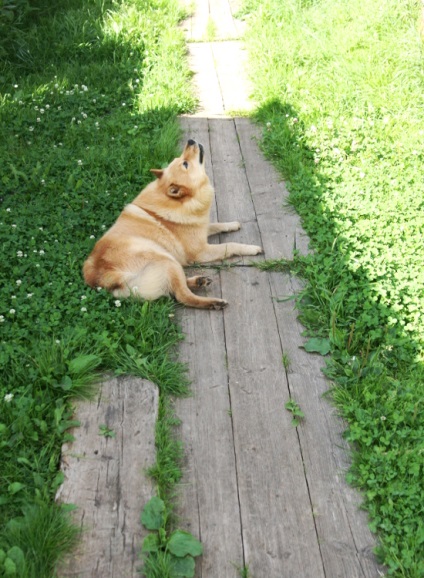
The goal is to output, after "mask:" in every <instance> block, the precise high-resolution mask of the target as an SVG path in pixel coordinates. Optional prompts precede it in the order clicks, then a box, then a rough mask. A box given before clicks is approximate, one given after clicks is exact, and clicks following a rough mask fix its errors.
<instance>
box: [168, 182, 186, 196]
mask: <svg viewBox="0 0 424 578" xmlns="http://www.w3.org/2000/svg"><path fill="white" fill-rule="evenodd" d="M166 194H167V195H168V197H171V198H172V199H181V197H185V196H186V194H187V192H186V190H185V189H184V187H179V186H178V185H170V186H169V187H168V190H167V193H166Z"/></svg>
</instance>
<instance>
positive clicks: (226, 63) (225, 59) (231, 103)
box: [212, 28, 254, 114]
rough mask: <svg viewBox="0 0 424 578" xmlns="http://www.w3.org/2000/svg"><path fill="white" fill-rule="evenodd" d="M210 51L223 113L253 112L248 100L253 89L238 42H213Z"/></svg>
mask: <svg viewBox="0 0 424 578" xmlns="http://www.w3.org/2000/svg"><path fill="white" fill-rule="evenodd" d="M234 29H235V28H234ZM212 51H213V55H214V60H215V68H216V71H217V75H218V79H219V85H220V88H221V93H222V99H223V102H224V109H225V112H226V113H227V114H234V113H235V112H236V111H249V110H253V108H254V102H253V100H252V99H250V98H249V96H250V95H251V94H252V92H253V89H252V86H251V82H250V80H249V78H248V75H247V72H246V69H247V53H246V52H245V50H243V48H242V46H241V44H240V42H237V41H231V40H229V41H224V42H214V43H213V44H212Z"/></svg>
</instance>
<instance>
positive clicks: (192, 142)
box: [187, 138, 205, 165]
mask: <svg viewBox="0 0 424 578" xmlns="http://www.w3.org/2000/svg"><path fill="white" fill-rule="evenodd" d="M196 144H197V146H198V147H199V162H200V164H201V165H202V164H203V158H204V156H205V149H204V148H203V145H201V144H200V143H196V141H195V140H193V139H192V138H191V139H190V140H188V141H187V146H189V147H192V146H195V145H196Z"/></svg>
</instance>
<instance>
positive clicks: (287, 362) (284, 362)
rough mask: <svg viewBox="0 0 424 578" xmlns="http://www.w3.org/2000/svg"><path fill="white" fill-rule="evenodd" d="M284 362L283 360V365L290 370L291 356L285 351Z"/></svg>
mask: <svg viewBox="0 0 424 578" xmlns="http://www.w3.org/2000/svg"><path fill="white" fill-rule="evenodd" d="M282 362H283V367H284V369H285V370H286V371H288V370H289V368H290V357H289V356H288V354H287V353H283V358H282Z"/></svg>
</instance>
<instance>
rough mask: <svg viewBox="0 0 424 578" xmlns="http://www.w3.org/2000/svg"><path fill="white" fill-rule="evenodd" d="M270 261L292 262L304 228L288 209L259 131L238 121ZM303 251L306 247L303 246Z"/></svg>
mask: <svg viewBox="0 0 424 578" xmlns="http://www.w3.org/2000/svg"><path fill="white" fill-rule="evenodd" d="M235 124H236V129H237V135H238V139H239V142H240V148H241V153H242V158H243V162H244V166H245V167H246V175H247V179H248V183H249V187H250V191H251V196H252V200H253V204H254V207H255V212H256V214H257V219H258V225H259V229H260V232H261V237H262V243H263V247H264V250H265V258H266V259H281V258H284V259H292V258H293V251H294V249H296V248H297V246H296V244H297V243H299V240H300V234H301V232H302V227H301V224H300V218H299V216H298V215H297V214H296V213H295V212H294V211H293V209H291V208H290V207H287V206H285V207H284V203H285V202H287V198H288V191H287V189H286V187H285V185H284V183H282V182H281V179H280V177H279V176H278V174H277V172H276V171H275V169H274V167H273V166H272V165H271V163H269V162H267V161H266V160H265V159H264V158H263V157H262V155H261V152H260V150H259V147H258V144H257V139H258V137H259V136H260V133H259V130H258V128H257V127H256V126H255V125H253V124H252V123H251V122H250V121H249V120H248V119H244V118H240V119H235ZM302 249H303V246H302Z"/></svg>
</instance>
